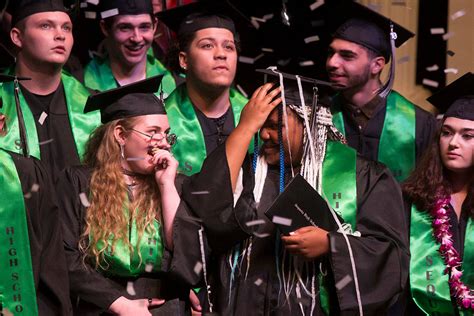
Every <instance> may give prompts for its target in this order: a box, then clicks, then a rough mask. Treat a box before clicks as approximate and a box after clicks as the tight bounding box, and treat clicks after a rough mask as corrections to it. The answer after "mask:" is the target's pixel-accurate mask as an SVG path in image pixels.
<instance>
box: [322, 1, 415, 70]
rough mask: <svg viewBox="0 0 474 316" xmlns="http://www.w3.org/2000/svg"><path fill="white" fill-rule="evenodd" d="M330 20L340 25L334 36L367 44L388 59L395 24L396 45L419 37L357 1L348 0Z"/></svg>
mask: <svg viewBox="0 0 474 316" xmlns="http://www.w3.org/2000/svg"><path fill="white" fill-rule="evenodd" d="M326 21H327V22H328V23H330V24H333V25H334V26H335V27H337V29H336V31H335V32H334V34H333V38H339V39H343V40H346V41H350V42H353V43H357V44H359V45H362V46H364V47H367V48H369V49H371V50H373V51H374V52H377V53H379V54H381V55H382V56H383V57H385V59H386V61H387V62H388V60H389V58H390V55H391V47H390V37H391V34H390V33H391V25H393V31H394V32H395V33H396V38H395V46H396V47H400V46H401V45H402V44H403V43H405V42H406V41H407V40H409V39H410V38H411V37H413V36H415V34H413V33H412V32H410V31H409V30H407V29H406V28H404V27H403V26H401V25H400V24H398V23H396V22H394V21H392V20H391V19H389V18H387V17H385V16H383V15H382V14H380V13H377V12H375V11H373V10H371V9H370V8H368V7H366V6H364V5H362V4H359V3H357V2H353V1H344V2H343V3H341V4H340V5H339V6H337V7H336V8H334V9H333V10H331V14H330V17H328V18H327V19H326Z"/></svg>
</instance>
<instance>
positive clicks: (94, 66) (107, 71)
mask: <svg viewBox="0 0 474 316" xmlns="http://www.w3.org/2000/svg"><path fill="white" fill-rule="evenodd" d="M158 75H164V77H163V80H162V81H161V87H162V88H163V93H164V98H165V99H166V98H167V97H168V96H169V95H170V94H171V92H173V90H174V89H175V88H176V83H175V81H174V78H173V75H172V74H171V72H170V71H168V70H167V69H166V68H165V66H163V64H162V63H161V62H160V61H159V60H158V59H156V58H155V57H154V56H153V50H152V49H149V50H148V53H147V56H146V77H147V78H150V77H153V76H158ZM84 84H85V85H86V87H89V88H91V89H94V90H99V91H105V90H110V89H114V88H117V82H116V81H115V78H114V75H113V73H112V69H111V68H110V60H109V59H108V58H107V57H106V58H98V57H95V58H94V59H92V60H91V62H90V63H89V64H87V66H86V68H85V69H84ZM160 90H161V89H160ZM160 90H158V92H157V93H156V96H158V97H159V95H160V92H161V91H160Z"/></svg>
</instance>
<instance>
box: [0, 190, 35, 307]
mask: <svg viewBox="0 0 474 316" xmlns="http://www.w3.org/2000/svg"><path fill="white" fill-rule="evenodd" d="M31 196H32V194H31V192H27V193H25V194H23V197H24V198H25V199H27V200H28V199H31ZM0 315H1V314H0Z"/></svg>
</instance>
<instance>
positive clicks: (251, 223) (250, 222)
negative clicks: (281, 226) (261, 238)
mask: <svg viewBox="0 0 474 316" xmlns="http://www.w3.org/2000/svg"><path fill="white" fill-rule="evenodd" d="M263 224H265V221H264V220H263V219H256V220H254V221H249V222H247V223H245V225H247V227H250V226H256V225H263Z"/></svg>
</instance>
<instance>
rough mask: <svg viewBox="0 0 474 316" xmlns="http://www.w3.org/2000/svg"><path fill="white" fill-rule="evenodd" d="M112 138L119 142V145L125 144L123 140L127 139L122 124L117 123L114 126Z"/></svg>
mask: <svg viewBox="0 0 474 316" xmlns="http://www.w3.org/2000/svg"><path fill="white" fill-rule="evenodd" d="M114 138H115V140H116V141H117V143H119V145H121V146H123V145H125V142H126V140H127V133H126V132H125V129H124V128H123V126H122V125H117V126H115V128H114Z"/></svg>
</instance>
